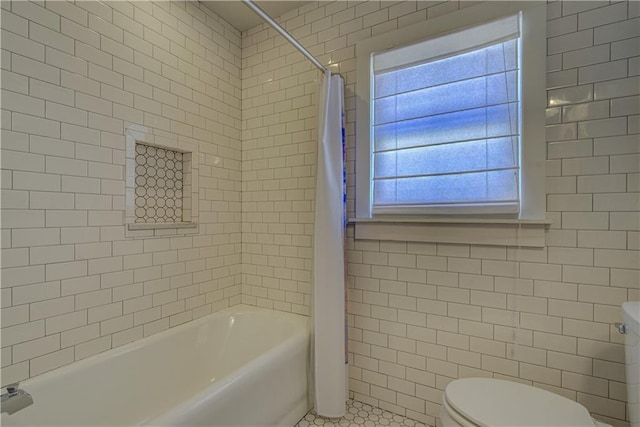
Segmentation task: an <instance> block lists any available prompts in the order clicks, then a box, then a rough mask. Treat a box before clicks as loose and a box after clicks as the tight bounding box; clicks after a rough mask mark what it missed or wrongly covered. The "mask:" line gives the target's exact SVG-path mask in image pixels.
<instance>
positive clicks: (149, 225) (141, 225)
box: [127, 222, 198, 230]
mask: <svg viewBox="0 0 640 427" xmlns="http://www.w3.org/2000/svg"><path fill="white" fill-rule="evenodd" d="M127 225H128V226H129V230H167V229H175V228H196V227H197V226H198V223H197V222H137V223H132V224H127Z"/></svg>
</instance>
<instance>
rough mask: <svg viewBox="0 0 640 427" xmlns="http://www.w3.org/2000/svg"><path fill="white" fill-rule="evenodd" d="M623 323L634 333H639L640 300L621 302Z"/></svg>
mask: <svg viewBox="0 0 640 427" xmlns="http://www.w3.org/2000/svg"><path fill="white" fill-rule="evenodd" d="M622 313H623V315H624V324H625V326H626V327H627V328H629V329H631V330H632V331H633V332H634V333H635V334H639V335H640V301H629V302H625V303H623V304H622Z"/></svg>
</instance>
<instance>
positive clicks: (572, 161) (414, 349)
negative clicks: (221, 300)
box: [16, 1, 640, 426]
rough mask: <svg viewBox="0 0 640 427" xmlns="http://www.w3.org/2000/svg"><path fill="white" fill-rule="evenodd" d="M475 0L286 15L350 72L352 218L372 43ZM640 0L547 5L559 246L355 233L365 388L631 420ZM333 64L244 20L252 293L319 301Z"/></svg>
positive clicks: (273, 300) (553, 211)
mask: <svg viewBox="0 0 640 427" xmlns="http://www.w3.org/2000/svg"><path fill="white" fill-rule="evenodd" d="M475 4H477V2H467V1H464V2H463V1H461V2H458V1H449V2H431V1H417V2H416V1H404V2H378V1H364V2H345V1H337V2H313V3H311V4H309V5H306V6H303V7H301V8H299V9H297V10H294V11H292V12H289V13H287V14H285V15H284V16H282V17H281V18H279V19H278V21H279V22H280V23H281V24H282V25H283V26H284V28H285V29H287V30H288V31H289V32H291V33H292V34H293V35H294V37H296V38H297V39H298V40H299V41H300V42H301V43H302V44H303V45H304V46H305V47H306V48H307V49H308V50H309V51H310V52H312V53H313V54H314V55H315V56H317V57H318V58H319V59H320V61H321V62H322V63H323V64H326V65H327V66H328V67H329V68H331V69H332V70H333V71H335V72H339V73H340V74H341V75H342V76H343V77H344V78H345V84H346V91H345V93H346V99H345V105H346V135H347V173H348V177H347V179H348V183H347V185H348V188H347V195H348V212H349V216H350V217H352V216H354V202H353V201H354V196H355V191H356V189H355V179H354V173H355V166H354V160H355V108H356V107H355V105H356V97H355V94H354V91H355V82H356V70H355V66H356V60H355V43H356V42H357V41H358V40H362V39H366V38H369V37H372V36H374V35H378V34H382V33H385V32H388V31H392V30H395V29H398V28H402V27H405V26H406V25H409V24H413V23H416V22H424V21H428V20H429V19H431V18H434V17H437V16H440V15H443V14H446V13H450V12H454V11H456V10H459V9H461V8H465V7H469V6H472V5H475ZM638 4H639V3H638V2H635V1H631V2H611V3H610V2H608V1H604V2H595V1H565V2H560V1H556V2H549V3H548V5H547V19H548V22H547V23H548V28H547V30H548V45H547V48H548V63H547V65H548V67H547V68H548V69H547V71H548V79H547V87H548V110H547V117H548V127H547V145H548V151H547V152H548V157H547V158H548V160H547V168H546V169H547V175H548V180H547V193H548V195H547V210H548V211H549V218H550V219H552V220H553V224H552V225H551V227H550V228H549V230H548V231H547V246H546V247H545V248H541V249H520V248H513V247H499V246H481V245H451V244H436V243H412V242H385V241H372V240H354V238H353V230H352V229H351V228H349V239H348V249H349V251H348V255H347V256H348V268H347V274H348V322H349V356H350V362H351V365H350V377H351V383H350V390H351V396H352V397H353V398H355V399H356V400H358V401H361V402H365V403H367V404H370V405H373V406H376V407H380V408H382V409H383V410H389V411H392V412H395V413H398V414H401V415H405V416H407V417H410V418H413V419H416V420H420V421H422V422H424V423H426V424H428V425H435V424H436V422H437V416H438V411H439V409H440V402H441V399H442V391H443V390H444V388H445V387H446V385H447V384H448V383H449V382H450V381H451V380H453V379H455V378H460V377H469V376H487V377H495V378H506V379H511V380H514V381H521V382H525V383H528V384H533V385H535V386H538V387H542V388H545V389H548V390H551V391H554V392H556V393H559V394H561V395H563V396H566V397H568V398H570V399H574V400H577V401H579V402H581V403H583V404H584V405H586V406H587V408H588V409H589V410H590V411H592V412H593V413H594V415H595V416H596V417H598V418H600V419H602V420H604V421H607V422H610V423H612V424H614V425H616V426H618V425H620V426H624V425H628V418H627V414H626V412H625V411H626V408H625V399H626V395H625V388H624V381H625V377H624V364H623V361H624V352H623V345H622V343H623V337H622V336H621V335H619V334H618V332H617V331H616V330H615V329H614V328H613V326H612V325H611V324H612V323H613V322H616V321H620V320H621V312H620V308H619V306H620V304H621V303H622V302H624V301H627V300H632V299H638V298H639V297H640V251H639V246H638V245H639V244H638V234H639V233H638V231H640V212H639V211H640V199H639V198H638V191H639V187H640V185H639V184H638V172H639V171H640V169H639V168H640V157H639V154H638V153H639V152H640V136H639V135H638V113H639V110H640V98H639V97H638V95H639V94H640V77H638V76H639V70H638V61H639V55H640V49H639V48H638V46H640V38H639V36H640V22H639V18H638V16H639V8H638ZM319 76H320V74H319V73H318V72H317V71H316V70H315V68H314V67H313V65H311V64H310V63H309V62H308V61H307V60H306V59H304V57H303V56H302V55H301V54H299V53H298V52H296V51H295V49H294V48H293V47H292V46H290V45H289V44H288V43H287V42H286V41H285V40H284V39H283V38H282V37H280V36H279V35H277V34H276V32H275V31H274V30H272V29H270V28H269V27H268V26H267V25H265V24H263V25H260V26H258V27H256V28H253V29H251V30H249V31H247V32H245V33H243V35H242V112H243V117H242V122H243V128H242V129H243V131H242V138H241V139H242V144H243V146H242V301H243V302H244V303H248V304H255V305H260V306H265V307H270V308H274V309H278V310H286V311H294V312H298V313H308V312H309V299H310V292H311V283H310V280H311V268H312V258H311V256H312V255H311V253H312V246H311V243H312V230H313V221H314V214H313V200H314V188H315V183H314V180H315V165H316V149H315V145H316V142H315V141H316V126H317V125H316V103H317V96H316V92H317V87H318V79H319ZM25 173H27V172H26V171H25ZM34 179H35V178H34ZM16 197H19V196H16ZM32 221H34V225H33V227H41V226H40V225H38V219H37V218H34V219H32ZM19 257H20V256H19V255H16V258H18V259H19ZM33 274H35V275H37V274H38V273H37V272H34V273H33Z"/></svg>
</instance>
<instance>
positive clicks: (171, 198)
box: [135, 144, 184, 223]
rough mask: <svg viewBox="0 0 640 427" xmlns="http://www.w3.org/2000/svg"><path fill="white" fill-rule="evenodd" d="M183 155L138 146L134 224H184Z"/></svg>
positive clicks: (177, 152) (157, 148) (146, 146)
mask: <svg viewBox="0 0 640 427" xmlns="http://www.w3.org/2000/svg"><path fill="white" fill-rule="evenodd" d="M183 176H184V175H183V153H181V152H179V151H173V150H169V149H164V148H159V147H153V146H150V145H145V144H136V145H135V222H144V223H167V222H168V223H171V222H182V221H183V217H182V216H183Z"/></svg>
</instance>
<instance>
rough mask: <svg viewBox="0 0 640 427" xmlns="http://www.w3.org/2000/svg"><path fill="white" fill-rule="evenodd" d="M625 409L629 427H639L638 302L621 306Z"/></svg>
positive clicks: (639, 303) (639, 329)
mask: <svg viewBox="0 0 640 427" xmlns="http://www.w3.org/2000/svg"><path fill="white" fill-rule="evenodd" d="M622 315H623V316H624V350H625V353H624V355H625V368H626V370H627V409H628V410H629V421H631V427H640V301H630V302H625V303H624V304H622Z"/></svg>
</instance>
